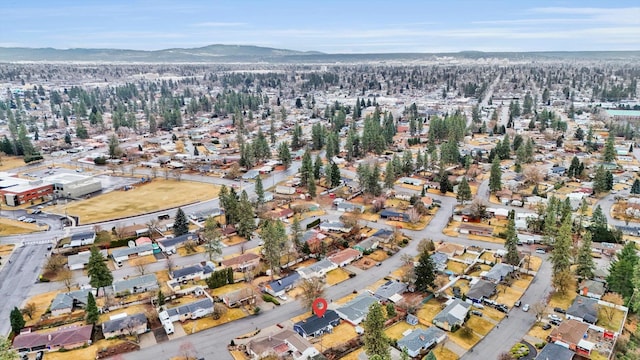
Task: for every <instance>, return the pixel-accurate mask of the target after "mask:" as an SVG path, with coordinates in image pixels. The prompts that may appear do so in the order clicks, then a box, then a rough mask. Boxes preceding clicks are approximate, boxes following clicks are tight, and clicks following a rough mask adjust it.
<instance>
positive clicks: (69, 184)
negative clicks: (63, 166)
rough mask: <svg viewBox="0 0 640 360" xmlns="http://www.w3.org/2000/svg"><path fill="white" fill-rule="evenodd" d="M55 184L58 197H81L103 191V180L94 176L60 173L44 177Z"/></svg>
mask: <svg viewBox="0 0 640 360" xmlns="http://www.w3.org/2000/svg"><path fill="white" fill-rule="evenodd" d="M43 180H44V181H45V182H47V183H50V184H53V191H54V193H55V194H57V196H58V197H70V198H80V197H83V196H86V195H89V194H93V193H96V192H99V191H102V182H101V181H100V179H97V178H95V177H92V176H85V175H80V174H70V173H60V174H55V175H51V176H47V177H45V178H43Z"/></svg>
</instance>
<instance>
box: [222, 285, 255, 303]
mask: <svg viewBox="0 0 640 360" xmlns="http://www.w3.org/2000/svg"><path fill="white" fill-rule="evenodd" d="M222 301H223V302H224V303H225V305H227V306H228V307H230V308H233V307H238V306H241V305H247V304H253V303H255V302H256V294H255V293H254V292H253V289H251V288H249V287H246V288H241V289H238V290H234V291H231V292H228V293H226V294H224V295H222Z"/></svg>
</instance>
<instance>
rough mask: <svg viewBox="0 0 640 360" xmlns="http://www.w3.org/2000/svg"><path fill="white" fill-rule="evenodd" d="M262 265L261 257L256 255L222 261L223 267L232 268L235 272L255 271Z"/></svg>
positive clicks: (245, 255)
mask: <svg viewBox="0 0 640 360" xmlns="http://www.w3.org/2000/svg"><path fill="white" fill-rule="evenodd" d="M259 263H260V256H258V255H256V254H254V253H245V254H242V255H238V256H235V257H232V258H231V259H227V260H222V265H224V266H226V267H230V268H232V269H233V270H234V271H242V272H244V271H247V270H251V269H255V268H256V267H257V266H258V264H259Z"/></svg>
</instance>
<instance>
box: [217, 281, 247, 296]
mask: <svg viewBox="0 0 640 360" xmlns="http://www.w3.org/2000/svg"><path fill="white" fill-rule="evenodd" d="M245 287H247V284H244V283H239V284H229V285H225V286H223V287H219V288H217V289H210V290H209V294H211V296H222V295H224V294H226V293H229V292H232V291H236V290H239V289H243V288H245Z"/></svg>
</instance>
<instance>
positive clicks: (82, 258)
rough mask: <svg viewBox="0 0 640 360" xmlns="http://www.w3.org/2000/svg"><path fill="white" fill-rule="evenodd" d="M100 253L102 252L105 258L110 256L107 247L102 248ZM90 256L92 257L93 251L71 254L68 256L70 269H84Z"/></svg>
mask: <svg viewBox="0 0 640 360" xmlns="http://www.w3.org/2000/svg"><path fill="white" fill-rule="evenodd" d="M100 254H102V257H103V258H105V259H106V258H108V257H109V253H108V252H107V250H106V249H102V250H100ZM89 257H91V251H89V250H87V251H81V252H79V253H77V254H74V255H69V256H68V257H67V266H68V267H69V270H82V269H84V267H85V266H87V264H88V263H89Z"/></svg>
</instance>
